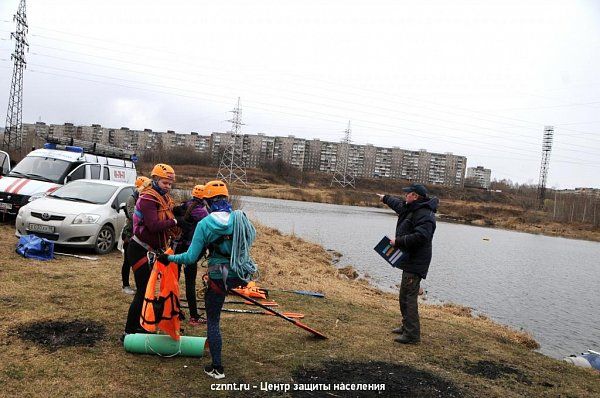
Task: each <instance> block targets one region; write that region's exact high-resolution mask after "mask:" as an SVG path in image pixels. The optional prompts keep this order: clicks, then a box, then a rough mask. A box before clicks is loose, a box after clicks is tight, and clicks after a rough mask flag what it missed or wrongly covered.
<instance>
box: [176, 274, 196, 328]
mask: <svg viewBox="0 0 600 398" xmlns="http://www.w3.org/2000/svg"><path fill="white" fill-rule="evenodd" d="M181 267H182V265H181V264H179V275H180V276H181ZM183 275H184V278H185V299H186V300H187V303H188V308H189V310H190V318H198V317H199V316H200V315H199V314H198V300H197V298H196V277H197V276H198V263H194V264H189V265H184V266H183Z"/></svg>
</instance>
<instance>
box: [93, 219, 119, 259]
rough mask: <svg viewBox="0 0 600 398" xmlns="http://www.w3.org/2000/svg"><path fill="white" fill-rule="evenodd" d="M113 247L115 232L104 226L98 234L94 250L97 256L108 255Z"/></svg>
mask: <svg viewBox="0 0 600 398" xmlns="http://www.w3.org/2000/svg"><path fill="white" fill-rule="evenodd" d="M114 246H115V231H114V230H113V229H112V227H111V226H110V225H105V226H103V227H102V228H101V229H100V232H98V236H97V237H96V244H95V245H94V249H95V250H96V253H98V254H106V253H110V252H111V251H112V249H113V248H114Z"/></svg>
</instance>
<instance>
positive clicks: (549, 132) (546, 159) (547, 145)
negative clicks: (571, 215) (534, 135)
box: [538, 126, 554, 210]
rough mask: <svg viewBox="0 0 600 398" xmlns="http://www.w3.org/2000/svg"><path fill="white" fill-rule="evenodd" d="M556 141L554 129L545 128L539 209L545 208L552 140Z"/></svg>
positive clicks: (550, 127) (539, 186)
mask: <svg viewBox="0 0 600 398" xmlns="http://www.w3.org/2000/svg"><path fill="white" fill-rule="evenodd" d="M553 139H554V127H553V126H545V127H544V136H543V139H542V164H541V166H540V180H539V183H538V201H539V203H538V207H539V209H540V210H541V209H543V208H544V199H545V197H546V178H547V177H548V166H549V163H550V152H552V140H553Z"/></svg>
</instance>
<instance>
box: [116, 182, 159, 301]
mask: <svg viewBox="0 0 600 398" xmlns="http://www.w3.org/2000/svg"><path fill="white" fill-rule="evenodd" d="M151 182H152V180H150V179H149V178H148V177H144V176H139V177H138V178H136V180H135V190H134V191H133V194H132V195H131V196H130V197H129V198H127V202H126V205H125V217H126V218H127V219H126V221H125V226H124V227H123V231H122V232H121V239H122V240H123V265H122V266H121V281H122V283H123V293H125V294H135V289H132V288H131V286H130V285H129V274H130V269H131V264H129V261H127V247H129V241H130V240H131V237H132V236H133V212H134V211H135V203H136V202H137V200H138V198H139V197H140V193H141V192H142V191H144V189H146V188H147V187H148V186H149V185H150V184H151Z"/></svg>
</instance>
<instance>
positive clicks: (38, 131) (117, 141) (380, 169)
mask: <svg viewBox="0 0 600 398" xmlns="http://www.w3.org/2000/svg"><path fill="white" fill-rule="evenodd" d="M23 129H24V136H25V140H24V145H31V146H40V145H41V144H42V143H43V139H44V138H45V137H56V138H59V137H73V138H77V139H83V140H87V141H92V142H98V143H103V144H109V145H112V146H115V147H121V148H124V149H128V150H132V151H134V152H136V153H138V155H139V154H141V153H142V152H144V151H148V150H157V149H165V150H169V149H176V148H194V150H195V151H196V152H198V153H202V154H208V155H210V156H211V158H212V159H213V164H215V165H218V164H219V161H220V158H221V157H222V155H223V152H224V151H225V149H226V148H227V146H228V145H229V144H230V143H231V140H232V138H233V135H232V133H230V132H226V133H220V132H213V133H211V134H210V135H200V134H198V133H196V132H192V133H191V134H182V133H176V132H175V131H173V130H167V131H166V132H155V131H153V130H152V129H144V130H131V129H129V128H127V127H121V128H118V129H113V128H107V127H102V126H101V125H99V124H93V125H91V126H75V125H74V124H73V123H64V124H62V125H53V124H51V125H46V124H45V123H43V122H38V123H35V124H24V125H23ZM27 140H28V141H27ZM25 142H28V143H29V144H25ZM239 145H240V150H241V151H242V156H243V161H244V164H245V165H246V167H250V168H256V167H260V166H261V165H262V164H265V163H268V162H272V161H274V160H278V159H280V160H281V161H283V162H285V163H288V164H290V165H292V166H293V167H296V168H298V169H300V170H304V171H320V172H325V173H333V172H335V170H336V166H337V163H338V162H339V161H341V159H342V158H347V165H346V168H345V169H346V171H347V172H348V173H351V174H352V175H354V176H355V177H365V178H394V179H404V180H409V181H414V182H420V183H424V184H439V185H447V186H462V185H463V184H464V180H465V171H466V163H467V159H466V158H465V157H464V156H459V155H454V154H452V153H445V154H440V153H432V152H428V151H426V150H425V149H421V150H418V151H412V150H406V149H401V148H399V147H393V148H388V147H378V146H374V145H371V144H366V145H357V144H348V147H347V155H346V153H344V154H342V153H341V152H340V150H341V148H342V144H341V143H339V142H328V141H321V140H319V139H311V140H307V139H304V138H298V137H295V136H293V135H290V136H287V137H279V136H267V135H265V134H263V133H259V134H243V135H241V136H240V142H239ZM344 148H345V147H344ZM344 150H345V149H344ZM469 170H472V171H471V173H479V174H480V175H481V177H478V178H481V180H482V186H486V187H489V184H490V174H491V173H490V171H489V169H484V168H483V167H481V166H478V167H476V168H469ZM486 173H487V174H486ZM479 174H478V175H479Z"/></svg>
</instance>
